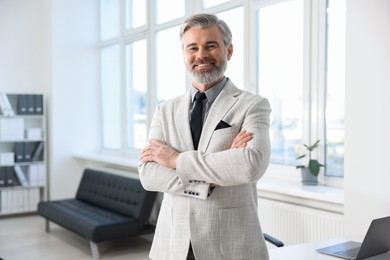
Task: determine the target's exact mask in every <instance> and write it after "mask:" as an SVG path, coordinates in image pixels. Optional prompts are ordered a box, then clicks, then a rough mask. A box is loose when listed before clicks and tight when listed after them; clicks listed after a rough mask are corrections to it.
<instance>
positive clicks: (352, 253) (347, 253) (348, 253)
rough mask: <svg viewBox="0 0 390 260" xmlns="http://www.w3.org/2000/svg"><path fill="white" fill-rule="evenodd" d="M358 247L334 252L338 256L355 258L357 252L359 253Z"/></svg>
mask: <svg viewBox="0 0 390 260" xmlns="http://www.w3.org/2000/svg"><path fill="white" fill-rule="evenodd" d="M359 249H360V248H359V247H358V248H352V249H348V250H343V251H339V252H337V253H336V254H337V255H340V256H345V257H348V258H349V259H355V258H356V256H357V254H358V253H359Z"/></svg>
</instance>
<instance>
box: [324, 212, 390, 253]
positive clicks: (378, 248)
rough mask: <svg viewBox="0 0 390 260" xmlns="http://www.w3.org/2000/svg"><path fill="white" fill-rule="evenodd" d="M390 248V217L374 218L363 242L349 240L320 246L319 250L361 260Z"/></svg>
mask: <svg viewBox="0 0 390 260" xmlns="http://www.w3.org/2000/svg"><path fill="white" fill-rule="evenodd" d="M389 250H390V217H384V218H378V219H374V220H373V221H372V222H371V225H370V227H369V228H368V231H367V233H366V235H365V237H364V239H363V242H362V243H359V242H355V241H348V242H344V243H340V244H336V245H333V246H329V247H324V248H319V249H317V252H319V253H323V254H327V255H332V256H337V257H340V258H344V259H350V260H360V259H364V258H367V257H371V256H375V255H379V254H383V253H386V252H388V251H389Z"/></svg>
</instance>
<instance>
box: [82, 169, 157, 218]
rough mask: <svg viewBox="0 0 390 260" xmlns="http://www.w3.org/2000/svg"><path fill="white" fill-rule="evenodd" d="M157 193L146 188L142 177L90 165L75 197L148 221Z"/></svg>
mask: <svg viewBox="0 0 390 260" xmlns="http://www.w3.org/2000/svg"><path fill="white" fill-rule="evenodd" d="M156 195H157V193H156V192H150V191H146V190H145V189H144V188H143V187H142V185H141V182H140V180H139V179H134V178H128V177H124V176H119V175H116V174H111V173H108V172H103V171H98V170H94V169H88V168H87V169H85V170H84V173H83V176H82V178H81V181H80V185H79V188H78V190H77V193H76V199H79V200H82V201H85V202H88V203H90V204H93V205H95V206H98V207H101V208H105V209H107V210H110V211H114V212H116V213H119V214H122V215H125V216H129V217H133V218H136V219H138V220H139V221H141V223H147V222H148V220H149V216H150V213H151V210H152V207H153V204H154V201H155V198H156Z"/></svg>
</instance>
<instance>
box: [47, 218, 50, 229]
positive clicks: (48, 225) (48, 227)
mask: <svg viewBox="0 0 390 260" xmlns="http://www.w3.org/2000/svg"><path fill="white" fill-rule="evenodd" d="M49 231H50V221H49V220H47V219H46V232H49Z"/></svg>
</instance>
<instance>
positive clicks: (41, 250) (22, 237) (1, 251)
mask: <svg viewBox="0 0 390 260" xmlns="http://www.w3.org/2000/svg"><path fill="white" fill-rule="evenodd" d="M150 246H151V242H150V239H149V240H147V239H143V238H139V237H134V238H129V239H123V240H118V241H111V242H103V243H99V250H100V253H101V259H115V260H120V259H129V260H130V259H131V260H147V259H149V258H148V253H149V249H150ZM1 258H2V259H4V260H26V259H30V260H35V259H36V260H38V259H39V260H62V259H67V260H68V259H77V260H84V259H89V260H90V259H93V258H92V255H91V250H90V247H89V242H88V241H87V240H85V239H83V238H81V237H80V236H78V235H76V234H74V233H72V232H70V231H68V230H65V229H63V228H61V227H59V226H57V225H55V224H53V223H50V232H49V233H47V232H46V231H45V221H44V219H43V218H42V217H40V216H38V215H29V216H17V217H2V218H0V259H1Z"/></svg>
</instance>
